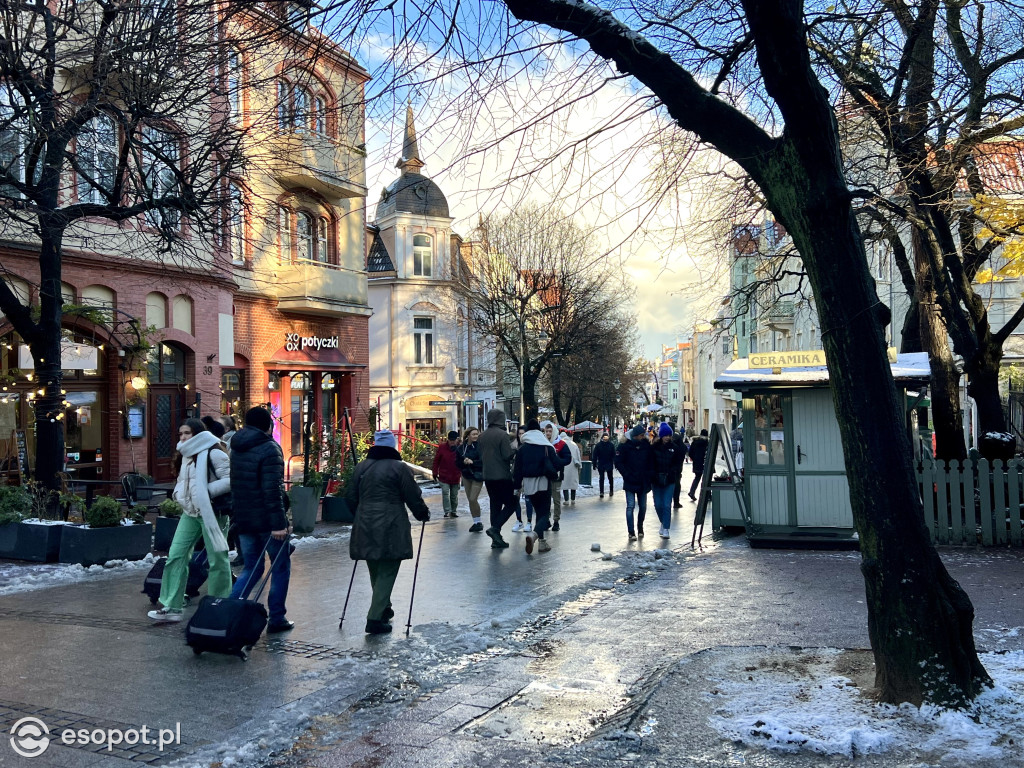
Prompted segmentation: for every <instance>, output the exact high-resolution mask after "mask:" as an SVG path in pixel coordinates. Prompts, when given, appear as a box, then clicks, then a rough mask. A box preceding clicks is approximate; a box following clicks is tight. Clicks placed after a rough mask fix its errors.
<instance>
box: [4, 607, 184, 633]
mask: <svg viewBox="0 0 1024 768" xmlns="http://www.w3.org/2000/svg"><path fill="white" fill-rule="evenodd" d="M0 619H14V620H17V621H32V622H35V623H37V624H61V625H64V626H76V627H91V628H94V629H116V630H119V631H121V632H143V633H147V634H164V633H166V631H167V628H166V627H159V626H155V625H153V624H149V623H147V622H144V621H140V620H139V619H112V618H105V617H101V616H94V615H93V616H87V615H82V614H76V613H47V612H45V611H0Z"/></svg>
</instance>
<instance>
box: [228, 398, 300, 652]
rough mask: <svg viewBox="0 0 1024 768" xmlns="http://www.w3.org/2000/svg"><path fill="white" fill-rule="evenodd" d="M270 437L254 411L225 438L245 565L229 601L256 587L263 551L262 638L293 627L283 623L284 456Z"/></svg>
mask: <svg viewBox="0 0 1024 768" xmlns="http://www.w3.org/2000/svg"><path fill="white" fill-rule="evenodd" d="M273 435H274V418H273V416H271V415H270V411H268V410H267V409H266V408H261V407H259V406H256V407H254V408H250V409H249V410H248V411H246V412H245V426H244V427H243V428H242V429H241V430H240V431H239V432H237V433H235V436H234V437H233V438H232V439H231V503H232V507H233V514H234V524H235V527H236V529H237V530H238V539H239V543H240V544H241V546H242V558H243V559H244V562H245V565H243V566H242V572H241V573H240V574H238V580H237V581H236V582H235V588H234V589H233V590H231V597H234V598H245V597H248V596H249V592H250V591H251V590H252V588H253V587H254V586H256V584H257V583H259V581H260V578H261V577H262V576H263V568H264V560H265V557H264V551H265V552H266V554H267V555H268V556H269V557H270V563H271V568H270V592H269V593H268V594H267V610H268V611H269V613H270V621H269V623H268V624H267V632H268V633H273V632H287V631H288V630H289V629H292V628H293V627H294V626H295V622H293V621H289V620H288V619H287V618H285V614H286V613H287V612H288V611H287V608H286V607H285V601H286V600H287V598H288V583H289V581H290V580H291V573H292V560H291V557H292V553H291V543H290V542H289V541H288V537H289V536H290V534H291V532H292V529H291V526H290V525H289V524H288V515H287V512H286V506H285V505H286V500H287V497H286V496H285V492H284V455H283V454H282V453H281V446H279V445H278V444H277V443H276V442H275V440H274V436H273Z"/></svg>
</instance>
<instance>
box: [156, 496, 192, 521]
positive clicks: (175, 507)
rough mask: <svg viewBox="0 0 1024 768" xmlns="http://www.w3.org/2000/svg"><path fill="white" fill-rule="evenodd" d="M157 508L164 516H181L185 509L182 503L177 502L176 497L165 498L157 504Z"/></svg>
mask: <svg viewBox="0 0 1024 768" xmlns="http://www.w3.org/2000/svg"><path fill="white" fill-rule="evenodd" d="M157 509H158V510H159V511H160V514H161V515H163V516H164V517H181V515H182V513H183V512H184V511H185V510H184V509H183V508H182V506H181V504H179V503H178V502H176V501H175V500H174V499H164V500H163V501H161V502H160V504H159V505H157Z"/></svg>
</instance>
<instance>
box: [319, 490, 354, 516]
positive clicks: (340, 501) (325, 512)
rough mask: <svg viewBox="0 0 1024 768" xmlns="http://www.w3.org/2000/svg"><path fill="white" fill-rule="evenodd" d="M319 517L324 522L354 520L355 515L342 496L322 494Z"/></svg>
mask: <svg viewBox="0 0 1024 768" xmlns="http://www.w3.org/2000/svg"><path fill="white" fill-rule="evenodd" d="M320 517H321V519H322V520H323V521H324V522H325V523H328V522H330V523H352V522H355V516H354V515H353V514H352V510H351V509H349V506H348V502H347V501H345V499H344V497H342V496H324V500H323V507H322V511H321V513H320Z"/></svg>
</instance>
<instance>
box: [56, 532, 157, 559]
mask: <svg viewBox="0 0 1024 768" xmlns="http://www.w3.org/2000/svg"><path fill="white" fill-rule="evenodd" d="M152 546H153V526H152V525H150V524H149V523H143V524H141V525H115V526H113V527H111V528H88V527H86V526H84V525H83V526H78V525H66V526H64V533H63V534H62V535H61V538H60V562H62V563H80V564H82V565H101V564H103V563H105V562H107V561H108V560H141V559H142V558H144V557H145V556H146V555H148V554H149V552H150V549H151V548H152Z"/></svg>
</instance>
